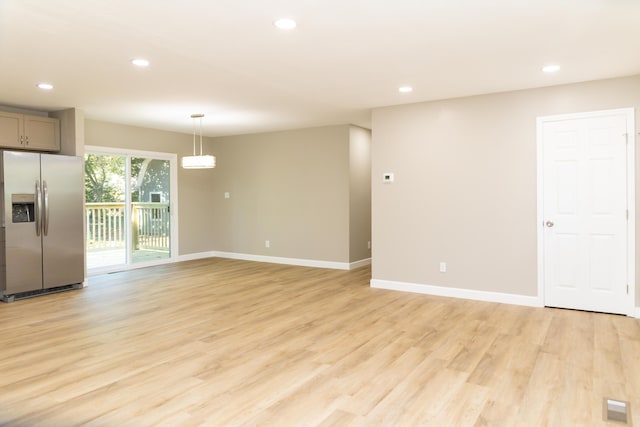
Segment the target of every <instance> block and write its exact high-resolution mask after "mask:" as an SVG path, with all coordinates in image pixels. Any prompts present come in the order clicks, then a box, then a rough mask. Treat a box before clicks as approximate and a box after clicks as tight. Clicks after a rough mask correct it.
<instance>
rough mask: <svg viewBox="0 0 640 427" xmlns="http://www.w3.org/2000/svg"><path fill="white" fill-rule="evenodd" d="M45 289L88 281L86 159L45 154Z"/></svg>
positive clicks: (43, 190)
mask: <svg viewBox="0 0 640 427" xmlns="http://www.w3.org/2000/svg"><path fill="white" fill-rule="evenodd" d="M41 163H42V198H43V216H42V223H43V227H42V228H43V233H42V249H43V253H42V260H43V267H42V271H43V276H44V287H45V288H53V287H57V286H64V285H71V284H75V283H82V281H83V280H84V224H83V218H84V197H83V191H84V190H83V189H84V185H83V170H82V159H81V158H79V157H70V156H56V155H49V154H43V155H42V161H41Z"/></svg>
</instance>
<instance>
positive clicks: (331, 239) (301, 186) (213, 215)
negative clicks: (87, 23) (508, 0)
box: [85, 120, 371, 263]
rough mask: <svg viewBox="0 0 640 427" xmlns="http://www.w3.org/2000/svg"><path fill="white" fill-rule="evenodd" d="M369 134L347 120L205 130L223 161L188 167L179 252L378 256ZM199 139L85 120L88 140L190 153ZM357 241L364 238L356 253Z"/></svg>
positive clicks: (182, 182) (182, 173)
mask: <svg viewBox="0 0 640 427" xmlns="http://www.w3.org/2000/svg"><path fill="white" fill-rule="evenodd" d="M368 132H369V131H367V130H364V129H360V128H357V127H354V126H348V125H344V126H328V127H320V128H311V129H300V130H292V131H284V132H271V133H262V134H252V135H241V136H233V137H222V138H205V139H204V142H205V145H204V152H205V153H207V154H209V153H210V154H213V155H215V156H216V158H217V166H216V168H215V169H211V170H184V169H181V168H179V172H178V190H179V191H178V192H179V199H178V207H179V209H178V210H179V224H178V227H179V239H180V242H179V255H187V254H195V253H202V252H211V251H219V252H232V253H237V254H248V255H264V256H273V257H283V258H298V259H305V260H314V261H329V262H340V263H348V262H351V261H358V260H360V259H364V258H369V254H368V250H367V249H366V248H367V246H366V245H367V241H369V240H370V239H371V237H370V232H371V231H370V230H371V227H370V216H371V210H370V199H369V198H368V197H369V196H368V195H369V194H370V191H369V187H367V175H368V169H369V167H370V163H369V160H368V158H369V148H368V146H369V140H368ZM352 135H353V143H352V142H351V140H352ZM191 138H192V137H191V135H188V134H180V133H174V132H167V131H160V130H153V129H145V128H139V127H134V126H125V125H119V124H113V123H105V122H99V121H94V120H86V123H85V144H86V145H92V146H101V147H113V148H129V149H132V150H144V151H157V152H163V153H177V154H178V157H179V158H180V157H182V156H183V155H188V154H190V151H191V148H192V139H191ZM351 168H353V171H352V169H351ZM225 192H228V193H229V194H230V198H228V199H225V197H224V194H225ZM352 193H353V194H354V196H353V197H351V195H350V194H352ZM265 240H269V241H270V248H266V247H265ZM352 242H356V243H354V244H357V245H358V246H359V247H358V249H357V250H355V251H353V252H351V249H350V247H351V244H352ZM362 248H364V249H365V251H363V250H362ZM354 257H356V258H354Z"/></svg>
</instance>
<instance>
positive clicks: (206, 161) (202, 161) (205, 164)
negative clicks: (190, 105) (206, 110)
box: [182, 114, 216, 169]
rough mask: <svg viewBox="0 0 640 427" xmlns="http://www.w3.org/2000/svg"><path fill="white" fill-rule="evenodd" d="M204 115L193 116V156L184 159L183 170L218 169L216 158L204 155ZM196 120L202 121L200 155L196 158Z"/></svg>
mask: <svg viewBox="0 0 640 427" xmlns="http://www.w3.org/2000/svg"><path fill="white" fill-rule="evenodd" d="M203 117H204V114H192V115H191V118H192V119H193V156H183V157H182V168H183V169H211V168H215V167H216V158H215V157H214V156H210V155H204V156H203V155H202V118H203ZM196 119H200V155H199V156H196Z"/></svg>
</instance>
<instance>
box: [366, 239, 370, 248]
mask: <svg viewBox="0 0 640 427" xmlns="http://www.w3.org/2000/svg"><path fill="white" fill-rule="evenodd" d="M367 249H371V240H369V241H368V242H367Z"/></svg>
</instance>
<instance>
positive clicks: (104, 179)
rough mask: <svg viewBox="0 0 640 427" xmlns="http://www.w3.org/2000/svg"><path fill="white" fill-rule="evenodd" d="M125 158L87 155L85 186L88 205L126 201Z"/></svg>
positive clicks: (85, 159) (85, 161) (85, 160)
mask: <svg viewBox="0 0 640 427" xmlns="http://www.w3.org/2000/svg"><path fill="white" fill-rule="evenodd" d="M122 177H124V157H118V156H106V155H102V154H87V155H85V158H84V184H85V197H86V201H87V203H107V202H112V203H114V202H122V201H124V180H123V179H122Z"/></svg>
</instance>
